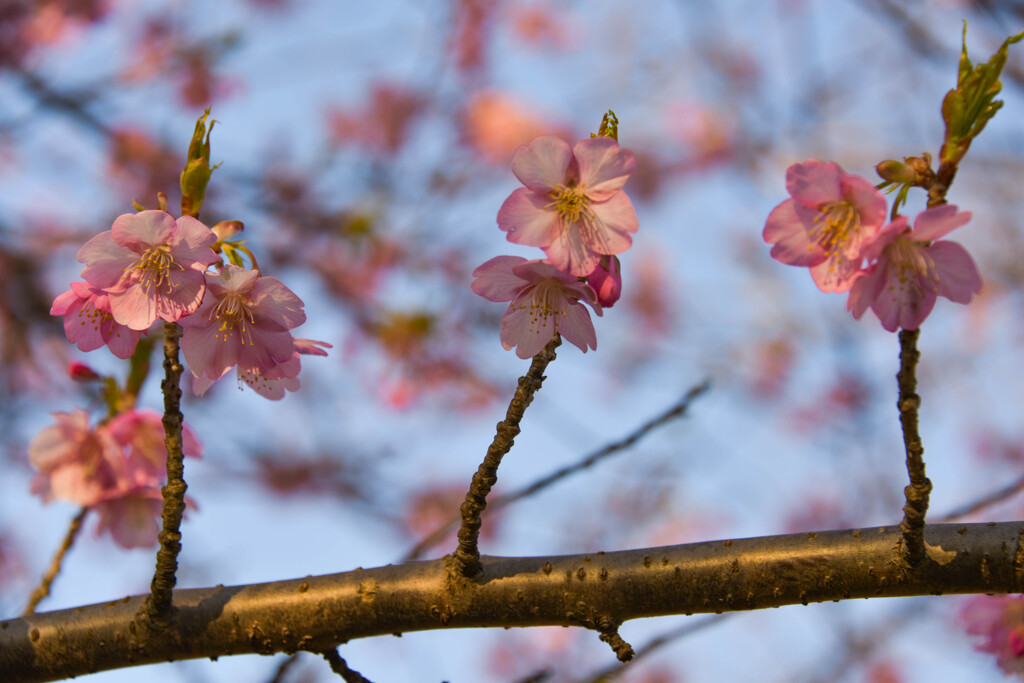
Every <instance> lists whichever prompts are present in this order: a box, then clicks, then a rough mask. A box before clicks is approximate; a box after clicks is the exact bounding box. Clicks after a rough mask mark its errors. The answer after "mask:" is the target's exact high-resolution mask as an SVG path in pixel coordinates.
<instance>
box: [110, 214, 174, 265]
mask: <svg viewBox="0 0 1024 683" xmlns="http://www.w3.org/2000/svg"><path fill="white" fill-rule="evenodd" d="M175 227H176V225H175V222H174V218H173V217H172V216H171V214H169V213H167V212H166V211H158V210H155V209H154V210H149V211H140V212H139V213H126V214H122V215H120V216H118V217H117V219H116V220H115V221H114V225H113V226H111V228H110V232H111V236H112V237H113V239H114V242H116V243H117V244H119V245H121V246H122V247H125V248H127V249H131V250H132V251H134V252H137V253H140V254H141V253H142V252H144V251H146V250H147V249H149V248H150V247H156V246H159V245H161V244H167V243H168V242H169V241H170V240H171V235H172V234H174V230H175Z"/></svg>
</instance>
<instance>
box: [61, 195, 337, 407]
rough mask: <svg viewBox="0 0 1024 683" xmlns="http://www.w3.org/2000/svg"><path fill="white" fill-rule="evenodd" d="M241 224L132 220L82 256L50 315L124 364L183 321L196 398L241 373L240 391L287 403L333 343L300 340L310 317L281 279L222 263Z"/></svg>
mask: <svg viewBox="0 0 1024 683" xmlns="http://www.w3.org/2000/svg"><path fill="white" fill-rule="evenodd" d="M237 225H238V224H237V223H224V224H219V225H218V226H215V227H216V228H217V231H215V230H211V229H210V228H208V227H207V226H206V225H204V224H203V223H202V222H200V221H199V220H198V219H196V218H193V217H191V216H182V217H180V218H178V219H175V218H173V217H172V216H171V215H170V214H168V213H167V212H165V211H160V210H149V211H141V212H139V213H136V214H124V215H122V216H120V217H118V218H117V220H115V221H114V224H113V226H112V227H111V229H110V230H108V231H106V232H103V233H100V234H99V235H96V236H95V237H93V238H92V239H91V240H89V241H88V242H87V243H86V244H85V245H84V246H83V247H82V248H81V249H80V250H79V252H78V260H79V261H80V262H83V263H85V268H84V269H83V270H82V278H83V280H84V282H76V283H72V285H71V289H70V290H69V291H67V292H64V293H63V294H61V295H60V296H58V297H57V298H56V300H55V301H54V302H53V307H52V308H51V310H50V313H51V314H53V315H62V316H64V330H65V332H66V334H67V337H68V340H69V341H70V342H72V343H76V344H77V345H78V348H79V349H81V350H82V351H91V350H93V349H97V348H99V347H100V346H103V345H106V346H108V347H109V348H110V350H111V352H112V353H114V355H116V356H117V357H119V358H128V357H130V356H131V355H132V353H134V351H135V347H136V345H137V343H138V340H139V336H140V334H142V333H143V332H145V331H146V330H148V329H149V328H150V327H151V326H152V325H153V323H154V322H156V321H157V320H158V319H159V320H164V321H166V322H170V323H178V324H180V325H181V326H182V327H183V328H184V329H185V332H184V334H183V336H182V340H181V349H182V352H183V354H184V356H185V360H186V362H187V364H188V367H189V370H190V371H191V373H192V375H193V382H192V386H193V390H194V391H195V393H196V394H202V393H204V392H205V391H206V390H207V389H208V388H209V387H210V385H211V384H212V383H213V382H215V381H217V380H218V379H220V378H221V377H223V376H224V375H225V374H227V373H228V372H229V371H230V370H231V368H233V367H237V368H238V379H239V384H240V385H241V383H243V382H244V383H245V384H248V385H249V386H251V387H252V388H253V389H254V390H255V391H256V392H257V393H259V394H261V395H262V396H265V397H267V398H271V399H279V398H281V397H282V396H283V395H284V392H285V390H288V391H295V390H296V389H298V387H299V380H298V377H297V376H298V374H299V370H300V361H299V354H303V353H311V354H316V355H326V353H325V352H324V351H323V350H322V349H320V348H318V347H319V346H328V345H327V344H325V343H323V342H314V341H310V340H306V339H295V338H294V337H293V336H292V334H291V332H290V331H289V330H291V329H293V328H295V327H297V326H299V325H301V324H302V323H303V322H305V320H306V314H305V313H304V312H303V310H302V309H303V303H302V301H301V300H300V299H299V298H298V297H297V296H296V295H295V294H294V293H293V292H292V291H291V290H290V289H288V288H287V287H286V286H285V285H284V284H282V283H281V281H279V280H277V279H276V278H273V277H263V276H261V275H260V274H259V272H258V271H257V270H246V269H244V268H241V267H238V266H235V265H232V264H230V263H229V264H222V263H221V257H220V256H219V255H218V253H217V251H215V249H218V247H219V245H220V244H221V243H222V240H224V239H226V238H227V237H230V236H231V234H233V232H234V231H236V230H237ZM211 265H217V266H219V268H218V271H217V272H212V271H208V268H209V267H210V266H211Z"/></svg>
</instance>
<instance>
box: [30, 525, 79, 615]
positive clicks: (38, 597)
mask: <svg viewBox="0 0 1024 683" xmlns="http://www.w3.org/2000/svg"><path fill="white" fill-rule="evenodd" d="M88 512H89V508H82V509H81V510H80V511H79V513H78V514H77V515H75V518H74V519H72V520H71V526H69V527H68V533H67V534H66V535H65V536H64V542H63V543H61V544H60V548H58V549H57V554H56V555H54V556H53V561H52V562H51V563H50V568H49V569H47V570H46V574H44V575H43V580H42V581H41V582H40V583H39V586H37V587H36V589H35V590H34V591H32V595H30V596H29V598H28V605H26V606H25V611H24V612H22V615H23V616H24V615H27V614H32V613H33V612H35V611H36V607H38V606H39V603H40V602H42V601H43V600H44V599H45V598H46V597H47V596H48V595H49V594H50V586H52V585H53V580H54V579H56V578H57V574H59V573H60V566H61V563H62V562H64V556H65V555H66V554H67V552H68V550H70V549H71V546H72V545H73V544H74V542H75V537H77V536H78V532H79V531H80V530H81V529H82V522H83V521H84V520H85V515H86V514H87V513H88Z"/></svg>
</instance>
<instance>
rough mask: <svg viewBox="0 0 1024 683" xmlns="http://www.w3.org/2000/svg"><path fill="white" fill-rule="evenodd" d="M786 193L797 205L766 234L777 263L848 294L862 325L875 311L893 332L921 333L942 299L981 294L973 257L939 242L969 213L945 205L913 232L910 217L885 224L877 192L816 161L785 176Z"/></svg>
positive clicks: (785, 206) (776, 213)
mask: <svg viewBox="0 0 1024 683" xmlns="http://www.w3.org/2000/svg"><path fill="white" fill-rule="evenodd" d="M786 189H787V190H788V191H789V194H790V195H791V196H792V198H791V199H787V200H786V201H784V202H782V203H781V204H779V206H777V207H775V209H774V210H773V211H772V212H771V214H769V216H768V220H767V222H766V224H765V228H764V239H765V241H766V242H768V243H770V244H773V245H774V246H773V247H772V251H771V254H772V257H773V258H775V259H776V260H778V261H780V262H782V263H786V264H789V265H794V266H805V267H808V268H810V270H811V275H812V277H813V278H814V281H815V283H816V284H817V285H818V287H819V289H821V290H822V291H825V292H849V298H848V299H847V304H846V309H847V310H848V311H850V312H851V313H853V316H854V317H855V318H857V319H860V317H861V316H862V315H864V312H865V311H867V309H868V308H870V309H871V310H873V311H874V312H875V315H877V316H878V319H879V320H880V321H881V323H882V327H884V328H885V329H886V330H888V331H890V332H895V331H896V330H897V328H903V329H905V330H916V329H918V327H920V325H921V323H922V322H924V320H925V318H927V317H928V315H929V314H930V313H931V312H932V309H933V308H934V307H935V302H936V299H937V297H939V296H942V297H946V298H947V299H949V300H951V301H955V302H957V303H961V304H966V303H968V302H970V300H971V298H972V296H973V295H975V294H979V293H981V290H982V287H983V285H982V281H981V275H980V274H979V273H978V268H977V266H976V265H975V264H974V261H973V260H972V259H971V256H970V254H968V253H967V250H966V249H964V248H963V247H962V246H960V245H959V244H957V243H955V242H948V241H945V240H940V239H939V238H941V237H944V236H946V235H947V234H949V233H950V232H952V231H953V230H955V229H956V228H959V227H961V226H963V225H965V224H966V223H967V222H968V221H969V220H970V219H971V214H970V213H969V212H966V211H965V212H958V211H957V207H955V206H952V205H942V206H937V207H933V208H930V209H927V210H925V211H923V212H921V213H920V214H918V216H917V217H916V218H915V219H914V226H913V228H911V227H910V223H909V221H908V220H907V218H906V217H905V216H896V217H894V218H893V220H892V221H891V222H889V223H888V224H885V219H886V200H885V196H884V195H883V194H882V193H881V192H879V190H878V189H877V188H876V187H875V186H874V185H872V184H871V183H870V182H869V181H868V180H866V179H864V178H861V177H859V176H855V175H851V174H848V173H846V172H845V171H843V169H842V168H840V167H839V165H838V164H835V163H824V162H821V161H817V160H813V159H812V160H808V161H805V162H804V163H802V164H793V165H792V166H790V167H789V168H788V169H787V170H786ZM865 262H866V263H867V265H864V264H865Z"/></svg>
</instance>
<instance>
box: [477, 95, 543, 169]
mask: <svg viewBox="0 0 1024 683" xmlns="http://www.w3.org/2000/svg"><path fill="white" fill-rule="evenodd" d="M561 128H562V126H558V125H555V124H552V123H549V122H548V121H547V120H546V119H545V118H544V117H543V116H542V115H541V114H540V113H539V112H537V111H534V110H533V109H530V108H529V107H527V106H526V105H525V104H523V103H521V102H519V101H518V100H516V99H515V98H513V97H512V96H511V95H508V94H506V93H502V92H497V91H493V90H491V91H484V92H480V93H477V94H476V95H474V96H473V98H472V99H471V100H470V102H469V104H468V105H467V106H466V110H465V112H463V115H462V130H463V134H464V135H465V137H466V142H468V143H469V145H470V146H471V147H472V148H473V150H474V151H475V152H476V153H477V154H479V155H480V156H481V157H483V158H484V159H485V160H487V161H489V162H491V163H494V164H507V163H508V160H509V159H510V158H511V157H512V154H513V153H514V152H515V151H516V149H518V148H519V146H520V145H524V144H526V143H527V142H528V141H530V140H533V139H535V138H538V137H540V136H541V135H544V134H545V133H551V132H557V131H558V130H560V129H561Z"/></svg>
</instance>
